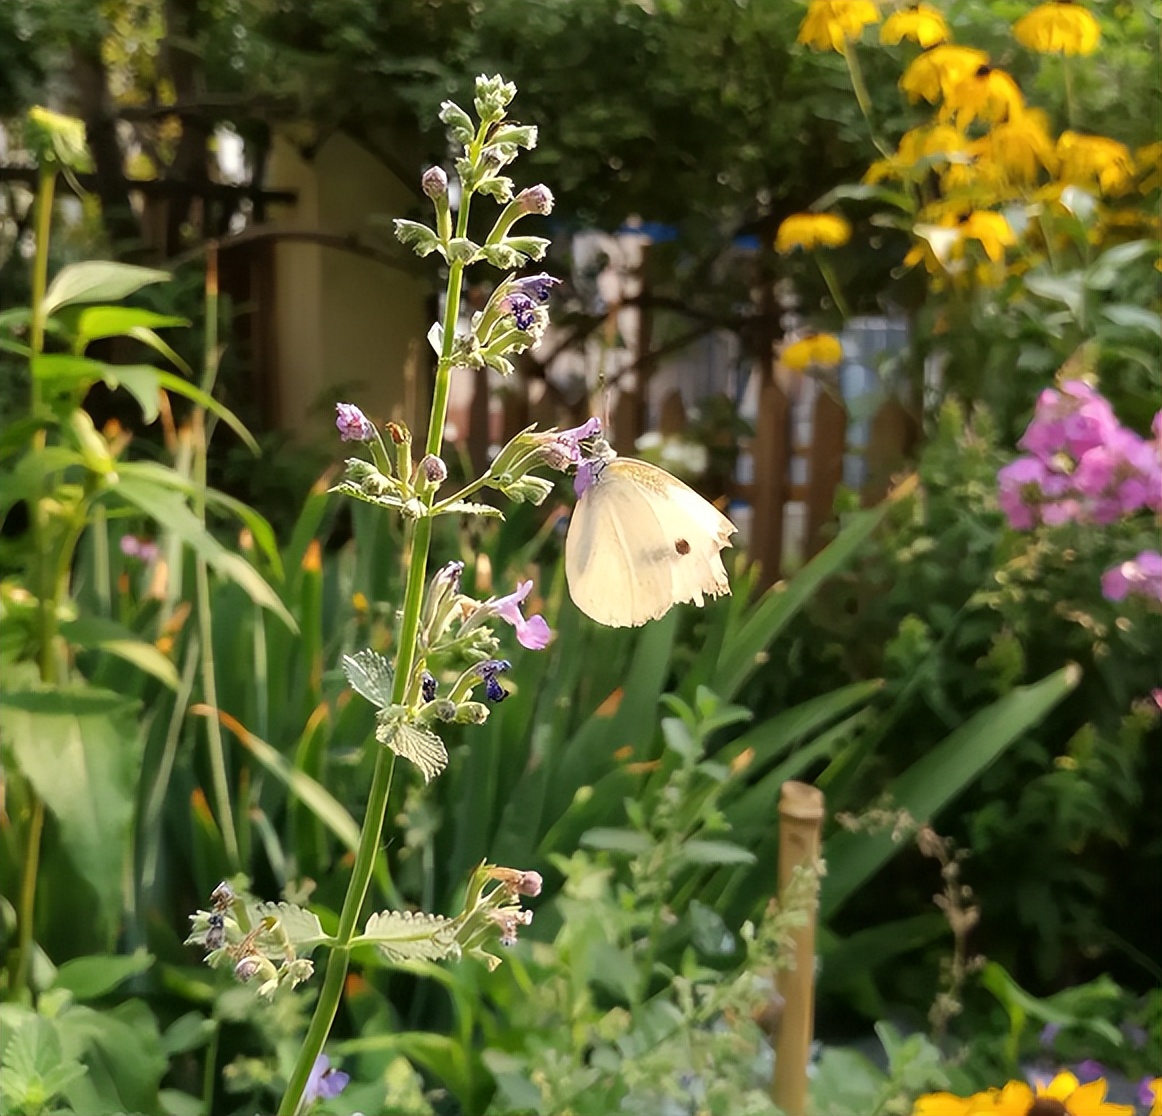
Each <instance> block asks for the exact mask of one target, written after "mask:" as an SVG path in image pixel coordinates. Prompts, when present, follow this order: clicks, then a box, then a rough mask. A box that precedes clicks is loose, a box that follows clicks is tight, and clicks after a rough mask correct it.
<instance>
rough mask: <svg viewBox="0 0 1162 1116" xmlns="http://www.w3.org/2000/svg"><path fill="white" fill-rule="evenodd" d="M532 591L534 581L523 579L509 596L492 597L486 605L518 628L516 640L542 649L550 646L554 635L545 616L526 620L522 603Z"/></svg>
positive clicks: (524, 645) (539, 649) (538, 649)
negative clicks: (522, 611) (522, 610)
mask: <svg viewBox="0 0 1162 1116" xmlns="http://www.w3.org/2000/svg"><path fill="white" fill-rule="evenodd" d="M532 591H533V583H532V582H531V581H522V582H520V583H519V584H518V585H517V587H516V589H515V590H514V591H513V592H511V593H509V594H508V596H507V597H492V598H490V599H489V600H487V601H485V602H484V607H485V608H487V609H488V610H489V611H490V612H491V613H492V614H493V615H494V616H498V617H499V618H500V619H501V620H503V621H504V622H505V623H506V624H511V625H512V626H513V628H515V629H516V641H517V643H519V644H520V645H521V646H522V647H527V648H528V649H529V650H530V651H542V650H544V649H545V648H546V647H548V646H549V640H550V639H552V636H553V633H552V630H551V629H550V628H549V623H548V621H547V620H546V619H545V618H544V617H543V616H530V617H529V618H528V619H527V620H526V619H525V617H524V615H523V614H522V613H521V610H520V606H521V604H523V603H524V600H525V598H526V597H527V596H528V595H529V594H530V593H531V592H532Z"/></svg>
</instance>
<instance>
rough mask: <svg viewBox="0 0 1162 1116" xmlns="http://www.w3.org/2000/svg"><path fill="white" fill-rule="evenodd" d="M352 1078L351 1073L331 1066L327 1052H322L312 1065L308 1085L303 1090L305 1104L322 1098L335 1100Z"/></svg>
mask: <svg viewBox="0 0 1162 1116" xmlns="http://www.w3.org/2000/svg"><path fill="white" fill-rule="evenodd" d="M350 1080H351V1075H350V1074H349V1073H344V1072H343V1071H342V1070H339V1069H332V1068H331V1059H330V1058H328V1057H327V1055H326V1054H320V1055H319V1056H318V1057H317V1058H316V1059H315V1064H314V1065H313V1066H312V1067H311V1075H310V1077H308V1078H307V1087H306V1088H305V1089H304V1090H303V1104H305V1105H306V1104H314V1103H315V1101H320V1100H334V1098H335V1097H337V1096H338V1095H339V1094H340V1093H341V1092H343V1090H344V1089H346V1088H347V1083H348V1082H349V1081H350Z"/></svg>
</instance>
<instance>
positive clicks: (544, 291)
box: [509, 271, 561, 302]
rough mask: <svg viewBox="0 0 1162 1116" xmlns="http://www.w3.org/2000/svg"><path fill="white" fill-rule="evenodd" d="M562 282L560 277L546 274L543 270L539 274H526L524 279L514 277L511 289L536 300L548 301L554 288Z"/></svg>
mask: <svg viewBox="0 0 1162 1116" xmlns="http://www.w3.org/2000/svg"><path fill="white" fill-rule="evenodd" d="M560 282H561V280H560V279H558V278H556V277H555V276H553V275H546V274H545V272H543V271H542V272H541V273H540V274H539V275H526V276H525V277H524V278H523V279H514V280H513V281H512V283H511V284H510V286H509V290H510V291H512V292H514V293H516V294H522V295H524V296H525V297H526V298H531V299H533V300H534V301H536V302H548V301H549V295H550V294H551V293H552V290H553V288H554V287H555V286H557V285H558V284H559V283H560Z"/></svg>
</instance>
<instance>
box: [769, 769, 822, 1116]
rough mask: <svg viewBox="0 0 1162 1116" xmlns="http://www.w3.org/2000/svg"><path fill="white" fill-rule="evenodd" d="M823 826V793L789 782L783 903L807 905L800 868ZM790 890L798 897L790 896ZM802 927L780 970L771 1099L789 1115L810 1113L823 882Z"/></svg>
mask: <svg viewBox="0 0 1162 1116" xmlns="http://www.w3.org/2000/svg"><path fill="white" fill-rule="evenodd" d="M822 827H823V792H822V791H821V790H819V789H818V788H817V787H812V786H809V785H808V784H807V783H797V782H794V781H792V780H788V781H787V782H785V783H784V784H783V786H782V793H781V795H780V798H779V904H780V906H781V907H782V909H783V910H786V909H787V907H788V902H789V900H792V899H793V900H796V901H798V902H800V903H801V902H802V898H801V887H800V888H796V887H795V882H796V869H800V868H802V869H805V870H807V871H809V872H810V871H813V867H814V864H815V861H816V860H817V859H818V856H819V831H820V830H821V829H822ZM789 892H795V893H796V894H793V895H789ZM810 896H811V898H810V904H809V906H808V908H807V911H806V921H805V922H804V924H803V926H801V927H800V928H799V929H797V930H795V931H794V932H793V934H792V942H793V947H792V948H793V951H794V966H793V968H789V969H782V970H780V972H779V976H778V980H777V985H778V992H779V995H780V996H781V997H782V1000H783V1013H782V1019H781V1021H780V1023H779V1032H778V1036H777V1038H776V1040H775V1080H774V1083H773V1086H772V1089H771V1096H772V1098H773V1100H774V1102H775V1104H776V1105H778V1107H779V1108H780V1109H781V1110H782V1112H783V1113H784V1116H804V1114H805V1112H806V1110H807V1062H808V1059H809V1057H810V1054H811V1036H812V1033H813V1031H814V1028H815V919H816V912H817V910H818V903H817V898H816V897H817V896H818V881H816V882H815V887H814V888H813V889H812V890H811V892H810Z"/></svg>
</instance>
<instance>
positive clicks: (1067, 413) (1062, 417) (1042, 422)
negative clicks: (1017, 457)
mask: <svg viewBox="0 0 1162 1116" xmlns="http://www.w3.org/2000/svg"><path fill="white" fill-rule="evenodd" d="M1118 429H1119V424H1118V419H1117V416H1116V415H1115V414H1114V410H1113V408H1112V407H1111V406H1110V404H1109V401H1108V400H1106V399H1105V397H1104V396H1102V395H1100V394H1099V393H1098V392H1097V391H1095V390H1094V389H1093V388H1092V387H1090V386H1089V384H1087V383H1086V382H1085V381H1084V380H1067V381H1066V382H1065V383H1064V384H1062V385H1061V390H1060V391H1057V390H1055V389H1054V388H1046V389H1045V390H1044V391H1043V392H1042V393H1041V395H1040V396H1039V397H1038V399H1037V406H1036V408H1035V410H1034V413H1033V421H1032V422H1031V423H1030V424H1029V428H1028V430H1026V431H1025V433H1024V435H1023V436H1022V438H1021V440H1020V441H1019V442H1018V443H1017V445H1018V446H1019V447H1020V448H1021V449H1023V450H1025V451H1027V452H1028V453H1032V454H1035V455H1036V456H1037V457H1040V458H1041V459H1042V460H1048V459H1049V458H1051V457H1052V456H1053V455H1054V454H1056V453H1067V454H1069V456H1070V457H1072V458H1074V459H1075V460H1076V459H1078V458H1080V457H1081V455H1082V454H1083V453H1085V452H1086V450H1090V449H1093V448H1094V447H1095V446H1100V445H1102V444H1103V443H1104V442H1106V441H1107V439H1108V438H1109V436H1110V435H1111V434H1113V433H1114V431H1116V430H1118Z"/></svg>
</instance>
